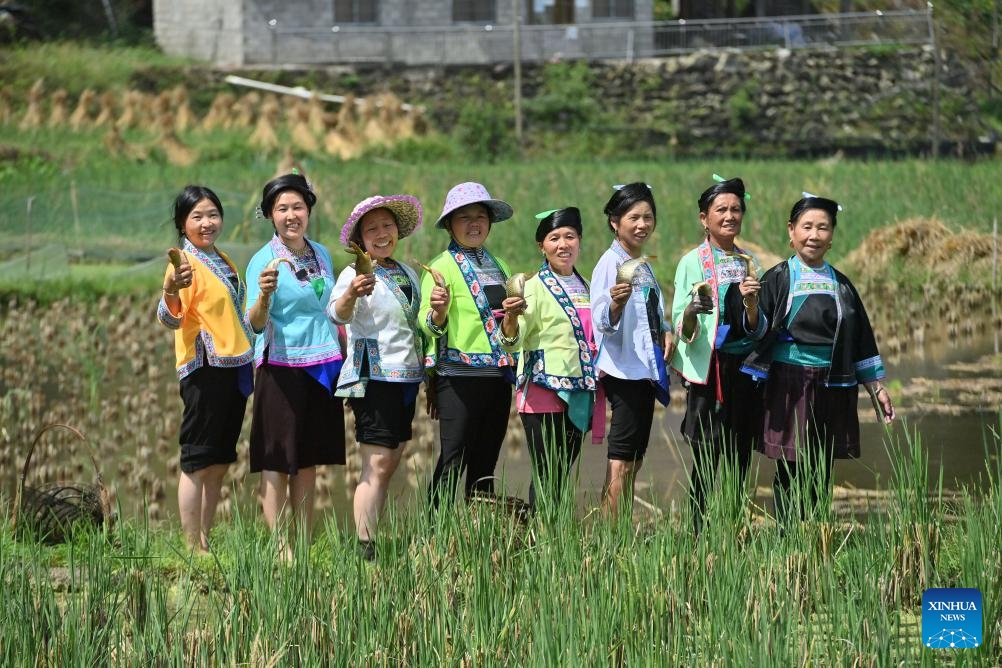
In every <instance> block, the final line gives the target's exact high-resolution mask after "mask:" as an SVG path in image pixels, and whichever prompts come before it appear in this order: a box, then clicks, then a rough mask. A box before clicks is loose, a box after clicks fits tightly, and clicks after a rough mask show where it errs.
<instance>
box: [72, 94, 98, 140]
mask: <svg viewBox="0 0 1002 668" xmlns="http://www.w3.org/2000/svg"><path fill="white" fill-rule="evenodd" d="M96 97H97V94H96V93H95V92H94V91H93V90H91V89H90V88H85V89H84V91H83V92H82V93H80V97H79V98H78V99H77V106H76V109H74V110H73V113H72V114H71V115H70V127H71V128H73V130H74V131H79V130H80V129H81V128H82V127H83V126H84V125H85V124H86V123H88V122H90V119H91V116H90V108H91V106H93V104H94V98H96Z"/></svg>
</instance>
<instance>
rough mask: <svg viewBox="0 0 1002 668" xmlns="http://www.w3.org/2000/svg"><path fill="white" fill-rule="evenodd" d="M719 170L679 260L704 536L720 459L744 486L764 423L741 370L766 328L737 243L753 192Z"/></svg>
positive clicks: (684, 363)
mask: <svg viewBox="0 0 1002 668" xmlns="http://www.w3.org/2000/svg"><path fill="white" fill-rule="evenodd" d="M714 176H715V177H716V178H717V179H718V181H717V183H715V184H714V185H712V186H710V187H709V188H707V189H706V190H705V191H703V194H702V195H700V197H699V201H698V204H699V222H700V224H701V225H702V227H703V235H704V237H705V238H704V240H703V243H701V244H700V245H699V246H697V247H696V248H694V249H693V250H691V251H689V252H688V253H687V254H686V255H685V256H684V257H683V258H682V260H681V261H680V262H679V264H678V267H677V268H676V270H675V298H674V300H673V302H672V316H673V318H674V320H675V322H676V323H680V326H679V328H678V329H679V336H678V346H677V348H676V350H675V355H674V357H673V358H672V362H671V365H672V368H673V369H674V370H675V372H676V373H678V374H679V375H680V376H681V377H682V379H683V381H684V385H685V388H686V406H685V417H683V418H682V436H684V437H685V439H686V441H687V442H688V443H689V445H690V447H691V448H692V458H693V464H692V476H691V495H690V501H691V508H692V518H693V528H694V529H695V531H696V533H697V534H698V533H699V531H700V529H701V527H702V521H703V515H704V513H705V509H706V496H707V494H708V493H709V490H710V489H711V488H712V486H713V479H714V478H715V477H716V470H717V467H718V465H719V463H720V460H721V458H726V461H727V465H729V466H731V467H732V469H733V470H734V473H735V480H736V481H737V482H738V484H739V485H742V484H743V483H744V479H745V476H746V474H747V472H748V465H749V462H750V461H751V453H752V450H753V449H754V445H755V442H756V439H757V436H758V433H759V430H760V428H761V417H760V416H761V410H760V401H759V395H760V393H759V391H758V389H757V388H756V387H755V383H754V381H753V380H752V379H751V378H750V377H749V376H747V375H746V374H743V373H741V362H742V361H743V360H744V358H745V355H747V354H748V353H749V352H751V350H752V348H753V347H754V345H755V339H757V338H760V337H761V336H762V333H763V332H764V329H765V323H764V319H762V318H760V317H759V307H758V292H759V289H760V287H761V286H760V285H759V282H758V279H757V278H756V274H757V272H756V267H757V263H756V262H755V261H754V259H753V258H752V257H751V256H750V255H748V254H747V253H746V252H745V251H743V250H741V248H739V247H738V245H737V243H736V239H737V236H738V235H739V234H740V233H741V222H742V220H743V219H744V214H745V200H746V198H747V193H746V192H745V184H744V182H743V181H742V180H741V179H727V180H724V179H722V178H720V177H717V176H716V175H714ZM700 288H702V289H700Z"/></svg>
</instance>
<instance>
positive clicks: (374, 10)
mask: <svg viewBox="0 0 1002 668" xmlns="http://www.w3.org/2000/svg"><path fill="white" fill-rule="evenodd" d="M378 20H379V2H377V0H334V22H335V23H377V22H378Z"/></svg>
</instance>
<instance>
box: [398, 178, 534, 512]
mask: <svg viewBox="0 0 1002 668" xmlns="http://www.w3.org/2000/svg"><path fill="white" fill-rule="evenodd" d="M513 213H514V212H513V211H512V208H511V206H510V205H509V204H508V203H507V202H504V201H502V200H499V199H494V198H493V197H491V195H490V193H488V192H487V189H486V188H485V187H484V186H482V185H481V184H479V183H461V184H459V185H457V186H455V187H454V188H453V189H452V190H450V191H449V194H448V195H447V196H446V198H445V205H444V206H443V207H442V215H441V216H439V218H438V220H437V221H436V222H435V227H438V228H441V229H445V230H448V232H449V236H450V237H451V241H450V242H449V247H448V248H447V249H446V250H445V251H444V252H442V253H441V254H439V255H438V256H436V257H435V258H434V259H433V260H431V262H429V263H428V264H429V269H430V270H431V271H428V272H425V274H424V276H423V277H422V280H421V310H420V311H419V312H418V322H419V323H420V325H421V327H422V328H423V329H424V331H425V333H426V334H427V336H428V338H427V343H426V354H425V366H426V367H428V368H429V369H430V370H432V371H433V373H434V375H435V383H434V390H433V392H434V399H435V402H436V405H437V410H438V418H439V434H440V441H441V453H440V454H439V458H438V462H437V464H436V465H435V473H434V475H433V477H432V481H431V490H430V493H431V502H432V505H433V506H434V507H436V508H437V507H438V506H439V504H440V503H441V501H442V497H443V495H444V497H445V499H447V500H448V501H449V502H451V500H452V498H453V497H454V495H455V489H456V486H457V485H458V484H459V476H460V475H462V473H463V469H464V468H465V469H466V484H465V492H466V497H467V498H470V497H471V496H473V495H475V494H478V493H479V494H491V493H493V490H494V481H493V476H494V467H495V465H496V464H497V460H498V455H499V454H500V452H501V443H502V441H503V440H504V435H505V433H506V432H507V430H508V412H509V410H510V409H511V386H512V383H513V382H514V379H515V377H514V360H513V358H512V356H511V355H510V354H509V353H508V352H506V351H505V350H504V349H503V348H502V347H501V340H500V337H501V326H500V322H501V319H502V318H503V317H504V305H503V302H504V301H505V281H507V280H508V276H509V275H510V272H509V269H508V265H507V264H506V263H505V262H504V261H503V260H501V259H500V258H498V257H496V256H495V255H493V254H491V253H490V252H489V251H488V250H487V248H486V247H485V246H484V242H486V241H487V236H488V235H489V234H490V231H491V226H492V225H494V224H495V223H499V222H501V221H503V220H508V219H509V218H511V216H512V214H513Z"/></svg>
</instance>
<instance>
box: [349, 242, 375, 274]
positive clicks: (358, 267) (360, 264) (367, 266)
mask: <svg viewBox="0 0 1002 668" xmlns="http://www.w3.org/2000/svg"><path fill="white" fill-rule="evenodd" d="M344 252H345V253H351V254H352V255H354V256H355V273H356V274H371V273H372V256H371V255H369V254H368V253H366V252H365V251H364V250H362V249H361V248H360V247H359V245H358V244H357V243H355V242H354V241H351V242H349V243H348V248H345V249H344Z"/></svg>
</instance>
